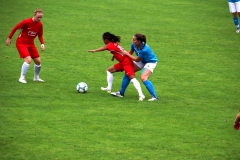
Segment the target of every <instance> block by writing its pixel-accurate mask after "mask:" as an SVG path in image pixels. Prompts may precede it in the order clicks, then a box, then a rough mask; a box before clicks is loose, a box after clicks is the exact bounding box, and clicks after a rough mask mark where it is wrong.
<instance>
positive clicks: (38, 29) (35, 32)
mask: <svg viewBox="0 0 240 160" xmlns="http://www.w3.org/2000/svg"><path fill="white" fill-rule="evenodd" d="M17 29H19V30H21V31H20V33H19V36H18V38H17V42H16V43H20V44H34V39H35V38H36V36H38V38H39V41H40V43H41V44H44V41H43V25H42V22H37V23H36V22H33V20H32V18H28V19H24V20H22V21H21V22H20V23H18V24H17V25H16V26H15V27H14V28H13V29H12V31H11V33H10V34H9V36H8V38H10V39H12V36H13V35H14V33H15V32H16V30H17Z"/></svg>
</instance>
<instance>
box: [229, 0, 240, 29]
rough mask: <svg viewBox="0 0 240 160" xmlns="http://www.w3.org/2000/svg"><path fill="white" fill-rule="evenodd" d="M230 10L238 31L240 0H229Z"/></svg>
mask: <svg viewBox="0 0 240 160" xmlns="http://www.w3.org/2000/svg"><path fill="white" fill-rule="evenodd" d="M228 6H229V11H230V12H231V13H232V15H233V22H234V24H235V26H236V32H237V33H239V32H240V27H239V23H238V16H239V17H240V0H228Z"/></svg>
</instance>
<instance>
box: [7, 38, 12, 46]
mask: <svg viewBox="0 0 240 160" xmlns="http://www.w3.org/2000/svg"><path fill="white" fill-rule="evenodd" d="M11 42H12V40H11V39H10V38H7V40H6V45H7V46H9V45H10V44H11Z"/></svg>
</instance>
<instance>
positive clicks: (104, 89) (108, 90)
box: [101, 87, 111, 93]
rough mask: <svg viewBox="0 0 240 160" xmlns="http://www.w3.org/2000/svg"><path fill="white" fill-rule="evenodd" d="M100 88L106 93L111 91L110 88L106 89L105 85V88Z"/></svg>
mask: <svg viewBox="0 0 240 160" xmlns="http://www.w3.org/2000/svg"><path fill="white" fill-rule="evenodd" d="M101 90H103V91H107V92H108V93H111V89H108V88H107V87H106V88H105V87H101Z"/></svg>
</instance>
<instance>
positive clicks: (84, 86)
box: [77, 82, 88, 93]
mask: <svg viewBox="0 0 240 160" xmlns="http://www.w3.org/2000/svg"><path fill="white" fill-rule="evenodd" d="M87 90H88V85H87V84H86V83H85V82H80V83H78V84H77V91H78V92H79V93H86V92H87Z"/></svg>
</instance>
